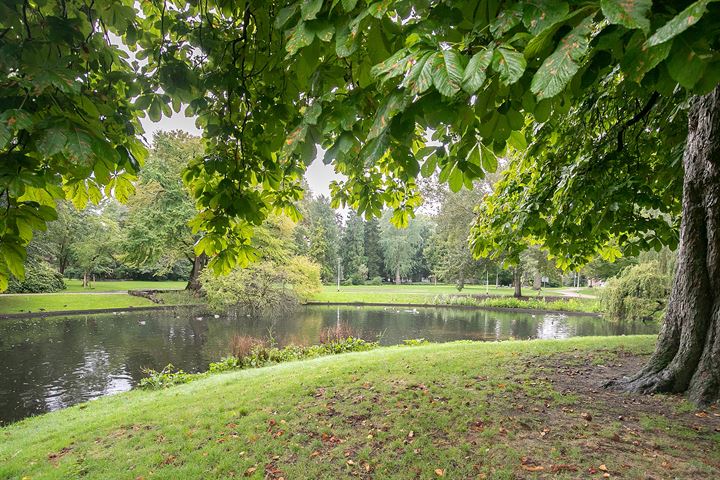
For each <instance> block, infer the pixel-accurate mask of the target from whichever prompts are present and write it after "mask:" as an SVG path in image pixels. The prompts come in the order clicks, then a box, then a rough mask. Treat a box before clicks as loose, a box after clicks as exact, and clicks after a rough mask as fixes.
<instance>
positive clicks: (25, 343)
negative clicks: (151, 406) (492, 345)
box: [0, 306, 657, 422]
mask: <svg viewBox="0 0 720 480" xmlns="http://www.w3.org/2000/svg"><path fill="white" fill-rule="evenodd" d="M339 323H341V324H342V323H347V324H348V325H350V327H352V329H353V330H354V331H355V332H356V333H359V334H361V335H362V336H363V337H364V338H366V339H369V340H374V339H379V341H380V342H381V343H382V344H385V345H392V344H397V343H402V341H403V340H405V339H409V338H425V339H428V340H430V341H434V342H445V341H452V340H460V339H471V340H490V341H495V340H503V339H509V338H516V339H525V338H568V337H573V336H586V335H624V334H628V335H631V334H637V333H654V332H656V331H657V329H656V327H655V326H648V325H643V324H640V325H633V324H627V325H623V324H613V323H610V322H607V321H605V320H603V319H601V318H597V317H585V316H572V315H568V316H566V315H557V314H541V313H540V314H535V315H532V314H526V313H513V312H494V311H486V310H478V309H459V308H453V309H451V308H417V309H416V308H407V307H400V308H393V307H385V308H383V307H364V308H361V307H335V306H332V307H330V306H327V307H307V308H302V309H299V310H298V311H295V312H291V313H284V314H282V315H278V316H275V317H273V316H267V317H260V318H258V317H249V316H246V315H232V314H231V315H222V316H220V317H219V318H215V317H214V316H213V315H207V314H199V313H198V312H193V311H190V310H178V311H165V312H128V313H124V314H114V315H107V314H106V315H85V316H77V317H50V318H45V319H26V320H3V321H0V422H4V421H12V420H17V419H20V418H23V417H25V416H28V415H32V414H37V413H42V412H46V411H50V410H57V409H58V408H63V407H66V406H68V405H73V404H75V403H78V402H82V401H86V400H90V399H93V398H97V397H99V396H102V395H108V394H112V393H116V392H121V391H125V390H129V389H130V388H132V387H133V386H134V385H136V384H137V382H138V381H139V380H140V379H141V378H142V376H143V374H142V369H143V368H144V367H148V368H153V369H156V370H159V369H162V368H163V367H164V366H165V365H167V364H168V363H172V364H173V365H175V366H176V367H177V368H181V369H183V370H185V371H189V372H197V371H203V370H205V369H207V366H208V364H209V363H210V362H212V361H215V360H218V359H219V358H221V357H222V356H224V355H226V354H228V352H229V348H230V340H231V339H232V337H233V335H235V334H243V335H252V336H255V337H262V338H267V337H268V334H269V332H272V336H273V338H275V339H276V340H277V342H278V343H280V344H287V343H295V344H308V343H317V342H318V340H319V337H320V332H321V331H322V330H323V329H324V328H327V327H331V326H334V325H337V324H339Z"/></svg>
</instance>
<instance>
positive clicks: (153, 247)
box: [122, 132, 202, 276]
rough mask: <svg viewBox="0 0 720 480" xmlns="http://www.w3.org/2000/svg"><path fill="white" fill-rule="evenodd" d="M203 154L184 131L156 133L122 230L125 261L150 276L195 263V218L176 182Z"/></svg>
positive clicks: (185, 193)
mask: <svg viewBox="0 0 720 480" xmlns="http://www.w3.org/2000/svg"><path fill="white" fill-rule="evenodd" d="M201 153H202V144H201V142H200V139H199V138H196V137H191V136H189V135H187V134H185V133H183V132H169V133H168V132H160V133H157V134H156V135H155V138H154V141H153V148H152V150H151V151H150V155H149V157H148V159H147V161H146V162H145V165H144V166H143V169H142V171H141V172H140V175H139V177H138V182H137V185H136V190H135V194H133V195H132V196H131V197H130V198H129V200H128V202H127V205H128V212H127V219H126V220H125V224H124V226H123V231H122V234H123V245H122V247H123V250H124V251H125V252H127V253H126V255H125V258H124V259H123V260H124V261H125V262H126V263H128V264H130V265H133V266H136V267H142V268H144V269H146V271H149V272H152V274H154V275H159V276H162V275H164V274H167V273H168V272H170V271H173V269H174V268H176V266H177V265H178V264H181V265H182V266H183V267H185V270H186V271H187V266H189V265H191V264H192V263H193V261H194V260H195V254H194V252H193V245H194V244H195V242H196V241H197V240H198V239H199V235H193V233H192V232H191V230H190V227H189V226H188V222H189V221H190V219H192V218H193V216H194V215H195V214H196V213H197V212H196V210H195V205H194V203H193V201H192V199H191V197H190V194H189V192H188V190H187V188H186V187H185V186H184V185H183V184H182V182H181V181H180V177H181V175H182V172H183V170H184V169H185V167H186V166H187V164H188V162H190V161H191V160H192V159H193V158H195V157H197V156H199V155H200V154H201Z"/></svg>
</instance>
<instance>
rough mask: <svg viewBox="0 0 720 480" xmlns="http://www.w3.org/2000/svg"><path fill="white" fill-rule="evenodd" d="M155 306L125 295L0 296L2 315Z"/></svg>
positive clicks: (144, 300) (60, 294) (58, 294)
mask: <svg viewBox="0 0 720 480" xmlns="http://www.w3.org/2000/svg"><path fill="white" fill-rule="evenodd" d="M151 305H155V304H154V303H153V302H151V301H150V300H148V299H146V298H141V297H132V296H130V295H127V294H125V295H123V294H107V295H93V294H88V295H83V294H75V295H65V294H63V293H49V294H45V295H24V296H23V295H0V313H22V312H40V311H47V312H50V311H56V312H57V311H65V310H93V309H102V308H128V307H147V306H151Z"/></svg>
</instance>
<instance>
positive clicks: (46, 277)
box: [7, 260, 65, 293]
mask: <svg viewBox="0 0 720 480" xmlns="http://www.w3.org/2000/svg"><path fill="white" fill-rule="evenodd" d="M61 290H65V282H64V281H63V276H62V275H61V274H60V272H58V271H57V270H55V269H54V268H52V267H51V266H50V265H49V264H48V263H47V262H44V261H42V260H31V261H28V263H27V264H26V265H25V278H24V279H23V280H22V281H19V280H17V279H16V278H10V283H9V285H8V289H7V292H8V293H53V292H59V291H61Z"/></svg>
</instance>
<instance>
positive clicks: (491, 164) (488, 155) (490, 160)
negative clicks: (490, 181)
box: [480, 144, 498, 173]
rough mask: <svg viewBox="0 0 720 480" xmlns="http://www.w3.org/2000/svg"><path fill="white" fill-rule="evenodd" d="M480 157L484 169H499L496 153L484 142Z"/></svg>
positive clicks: (492, 170)
mask: <svg viewBox="0 0 720 480" xmlns="http://www.w3.org/2000/svg"><path fill="white" fill-rule="evenodd" d="M480 158H481V163H482V167H483V170H485V171H486V172H488V173H492V172H494V171H495V170H497V166H498V161H497V156H496V155H495V153H494V152H493V151H492V150H490V149H489V148H488V147H486V146H485V145H483V144H480Z"/></svg>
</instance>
